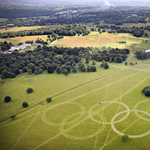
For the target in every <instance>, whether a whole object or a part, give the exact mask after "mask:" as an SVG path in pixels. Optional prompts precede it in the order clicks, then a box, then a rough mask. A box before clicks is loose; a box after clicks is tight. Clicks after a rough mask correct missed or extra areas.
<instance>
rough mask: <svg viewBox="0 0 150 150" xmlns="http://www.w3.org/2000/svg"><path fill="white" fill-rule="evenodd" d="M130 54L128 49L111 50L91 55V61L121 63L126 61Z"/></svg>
mask: <svg viewBox="0 0 150 150" xmlns="http://www.w3.org/2000/svg"><path fill="white" fill-rule="evenodd" d="M129 53H130V50H128V49H118V48H116V49H111V50H102V51H100V50H99V51H98V52H97V53H95V54H93V55H92V59H94V60H96V61H99V62H101V61H103V60H105V61H107V62H108V61H109V62H116V63H122V62H123V61H125V60H126V58H127V55H128V54H129Z"/></svg>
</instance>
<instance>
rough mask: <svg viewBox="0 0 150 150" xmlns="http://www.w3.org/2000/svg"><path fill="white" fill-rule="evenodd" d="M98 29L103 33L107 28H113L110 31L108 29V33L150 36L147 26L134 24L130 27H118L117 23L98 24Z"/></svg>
mask: <svg viewBox="0 0 150 150" xmlns="http://www.w3.org/2000/svg"><path fill="white" fill-rule="evenodd" d="M97 28H98V31H99V32H100V33H101V31H102V32H105V31H106V29H111V30H110V31H108V33H115V32H116V33H130V34H133V36H135V37H141V36H146V37H148V34H147V33H146V32H145V30H147V28H146V27H145V28H144V27H135V26H133V27H132V28H128V27H118V26H116V25H98V26H97Z"/></svg>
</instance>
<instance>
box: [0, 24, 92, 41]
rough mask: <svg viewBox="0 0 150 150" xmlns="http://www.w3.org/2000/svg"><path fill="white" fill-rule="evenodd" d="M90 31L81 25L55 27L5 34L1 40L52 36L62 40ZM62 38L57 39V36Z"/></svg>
mask: <svg viewBox="0 0 150 150" xmlns="http://www.w3.org/2000/svg"><path fill="white" fill-rule="evenodd" d="M89 33H90V31H89V30H88V28H87V26H85V25H81V24H70V25H59V26H55V27H51V26H47V27H43V28H39V29H35V30H23V31H18V32H4V33H1V34H0V38H13V37H23V36H33V35H51V36H52V38H55V39H57V38H58V39H60V38H62V36H75V35H76V34H78V35H83V36H84V35H88V34H89ZM56 34H57V35H58V36H60V37H57V35H56Z"/></svg>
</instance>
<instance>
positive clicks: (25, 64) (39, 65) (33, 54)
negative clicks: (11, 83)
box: [0, 46, 129, 78]
mask: <svg viewBox="0 0 150 150" xmlns="http://www.w3.org/2000/svg"><path fill="white" fill-rule="evenodd" d="M94 51H95V50H94V49H93V48H92V47H87V48H84V47H78V48H77V47H75V48H65V47H60V48H58V47H46V46H43V47H42V48H41V47H40V46H38V47H37V48H36V49H35V50H34V51H31V50H29V51H27V52H24V53H23V52H18V51H14V52H12V53H11V54H1V55H0V74H1V78H15V77H16V76H17V75H18V74H21V73H25V72H28V74H33V73H34V74H40V73H42V72H43V71H45V70H47V72H48V73H54V72H55V73H58V74H60V73H63V74H65V75H67V74H68V73H70V72H74V73H75V72H77V71H78V70H80V71H82V72H86V71H87V72H95V71H96V70H97V69H96V66H95V62H93V63H92V64H90V63H89V62H90V60H92V59H94V60H96V61H99V62H100V61H103V63H102V64H103V65H101V67H104V68H105V69H108V68H109V66H108V64H107V63H105V62H104V61H111V62H112V61H115V62H117V63H118V62H121V61H122V60H125V59H126V55H127V54H128V53H129V51H128V50H119V49H112V50H110V51H98V52H94Z"/></svg>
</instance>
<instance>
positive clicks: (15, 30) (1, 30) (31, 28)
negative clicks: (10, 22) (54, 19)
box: [0, 26, 44, 33]
mask: <svg viewBox="0 0 150 150" xmlns="http://www.w3.org/2000/svg"><path fill="white" fill-rule="evenodd" d="M42 27H44V26H32V27H14V28H9V29H8V30H5V29H0V33H4V32H17V31H22V30H34V29H38V28H42Z"/></svg>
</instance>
